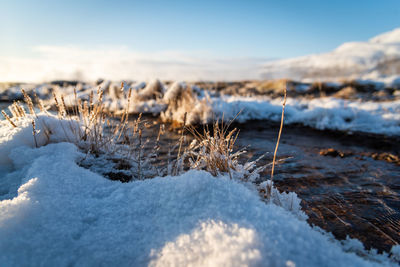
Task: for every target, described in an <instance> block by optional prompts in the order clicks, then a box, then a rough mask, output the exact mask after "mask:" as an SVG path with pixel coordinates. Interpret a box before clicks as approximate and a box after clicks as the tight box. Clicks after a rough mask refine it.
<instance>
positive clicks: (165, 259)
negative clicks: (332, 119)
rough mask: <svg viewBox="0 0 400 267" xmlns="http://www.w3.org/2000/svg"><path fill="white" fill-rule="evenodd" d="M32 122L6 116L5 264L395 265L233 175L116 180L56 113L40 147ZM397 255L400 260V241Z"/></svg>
mask: <svg viewBox="0 0 400 267" xmlns="http://www.w3.org/2000/svg"><path fill="white" fill-rule="evenodd" d="M39 118H40V116H39ZM31 119H32V117H27V118H21V119H20V121H19V122H18V126H19V127H18V128H12V127H11V126H10V124H9V123H8V122H6V121H0V154H1V156H2V160H1V162H0V181H1V183H0V199H1V201H0V262H1V265H2V266H26V265H29V266H55V265H57V266H115V265H118V266H145V265H150V266H188V265H191V266H221V265H223V266H390V265H393V266H394V265H395V264H396V263H395V261H394V260H391V259H389V258H388V256H387V255H377V254H376V253H374V252H372V253H368V252H366V251H364V250H363V249H362V248H361V243H360V242H358V241H356V240H347V241H346V242H344V243H340V242H338V241H336V240H334V239H333V238H332V236H331V235H329V234H327V233H324V232H323V231H322V230H320V229H317V228H312V227H311V226H309V225H308V224H307V222H306V221H305V220H304V219H302V216H296V212H293V210H292V211H291V210H288V209H284V208H282V207H279V206H276V205H274V204H272V203H271V204H266V203H265V202H264V201H262V200H261V199H260V197H259V196H258V192H257V190H256V188H255V187H254V185H252V184H249V183H244V182H240V181H236V180H231V179H229V176H224V175H222V176H219V177H213V176H212V175H211V174H209V173H207V172H204V171H195V170H192V171H188V172H186V173H184V174H182V175H179V176H174V177H173V176H167V177H156V178H154V179H148V180H142V181H134V182H130V183H120V182H116V181H111V180H108V179H106V178H104V177H102V176H101V175H99V174H96V173H94V172H92V171H90V170H88V169H85V168H83V167H80V166H79V165H78V164H77V162H79V160H81V159H82V158H83V157H84V155H83V154H82V152H80V151H79V150H78V149H77V147H76V146H75V145H73V144H72V143H69V142H65V141H67V140H68V139H69V137H68V138H66V137H65V136H63V135H62V132H61V131H60V129H59V128H60V127H59V123H60V121H56V119H55V117H54V118H53V117H52V116H50V117H49V119H47V121H46V127H48V129H49V133H50V135H51V136H50V138H49V139H47V143H48V144H47V145H45V144H46V143H42V142H41V143H40V144H39V146H40V145H42V146H41V147H39V148H35V146H36V145H35V143H34V139H33V136H32V135H29V133H31V131H32V128H31V125H30V122H31ZM24 120H25V121H24ZM53 120H54V121H53ZM37 125H38V127H40V124H39V123H37ZM57 129H58V130H57ZM38 130H41V129H40V128H39V129H38ZM292 197H293V196H292ZM283 206H284V205H283ZM297 213H298V211H297ZM356 252H357V253H356ZM392 252H393V253H394V256H393V257H398V256H400V251H399V247H398V246H397V247H394V248H393V250H392ZM359 255H363V256H359Z"/></svg>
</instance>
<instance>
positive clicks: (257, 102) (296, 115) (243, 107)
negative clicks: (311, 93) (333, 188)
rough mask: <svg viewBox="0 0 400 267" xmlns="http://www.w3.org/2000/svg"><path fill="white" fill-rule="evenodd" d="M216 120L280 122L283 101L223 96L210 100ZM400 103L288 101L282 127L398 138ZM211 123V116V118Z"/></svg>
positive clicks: (325, 99)
mask: <svg viewBox="0 0 400 267" xmlns="http://www.w3.org/2000/svg"><path fill="white" fill-rule="evenodd" d="M211 105H212V110H213V112H214V113H215V117H217V118H218V117H219V118H221V117H222V116H224V118H225V119H226V120H229V119H232V118H234V117H235V116H236V115H237V114H238V113H239V112H240V114H239V115H238V117H237V119H236V120H237V121H239V122H246V121H248V120H262V119H268V120H272V121H280V119H281V112H282V100H281V99H271V98H269V97H240V96H223V97H221V98H212V104H211ZM399 112H400V101H399V100H396V101H391V102H372V101H365V102H361V101H350V100H343V99H337V98H333V97H325V98H318V99H311V100H309V99H295V98H288V99H287V103H286V109H285V124H296V123H299V124H303V125H305V126H310V127H313V128H316V129H320V130H325V129H328V130H341V131H347V132H357V131H358V132H366V133H374V134H384V135H389V136H399V135H400V115H399V114H400V113H399ZM210 119H211V116H210Z"/></svg>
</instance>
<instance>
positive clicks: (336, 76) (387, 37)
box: [261, 28, 400, 86]
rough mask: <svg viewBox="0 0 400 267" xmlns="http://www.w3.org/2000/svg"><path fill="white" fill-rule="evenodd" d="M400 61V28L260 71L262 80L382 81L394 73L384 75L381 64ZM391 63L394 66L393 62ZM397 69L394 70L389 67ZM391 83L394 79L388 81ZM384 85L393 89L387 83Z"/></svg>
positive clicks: (277, 63)
mask: <svg viewBox="0 0 400 267" xmlns="http://www.w3.org/2000/svg"><path fill="white" fill-rule="evenodd" d="M398 60H400V28H397V29H394V30H393V31H390V32H387V33H383V34H381V35H378V36H376V37H374V38H372V39H370V40H369V41H366V42H348V43H344V44H342V45H340V46H339V47H338V48H336V49H335V50H333V51H331V52H328V53H323V54H315V55H308V56H302V57H297V58H291V59H282V60H277V61H271V62H268V63H266V64H264V67H263V69H262V70H261V75H262V77H263V78H269V79H270V78H275V79H276V78H289V79H295V80H307V81H328V80H333V81H338V80H342V79H370V78H371V75H373V76H374V77H375V79H381V80H382V81H385V78H386V77H388V76H397V77H399V76H400V74H399V73H396V72H393V70H392V72H391V73H386V72H384V71H383V70H382V69H381V65H386V66H387V65H390V64H396V62H397V61H398ZM393 62H394V63H393ZM392 69H394V70H395V69H396V67H394V68H392ZM373 73H374V74H373ZM391 80H394V78H391ZM386 85H388V86H393V85H394V84H391V83H390V81H387V83H386Z"/></svg>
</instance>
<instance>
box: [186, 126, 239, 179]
mask: <svg viewBox="0 0 400 267" xmlns="http://www.w3.org/2000/svg"><path fill="white" fill-rule="evenodd" d="M228 128H229V124H227V125H224V124H223V122H222V123H221V125H220V124H219V122H218V121H217V122H215V123H214V124H213V129H212V132H211V131H210V130H209V129H208V127H206V128H204V130H203V133H200V132H198V131H197V130H196V129H195V128H194V127H189V128H188V129H189V131H190V132H191V133H192V135H193V136H194V138H195V142H194V143H192V145H191V147H190V151H189V156H190V158H191V166H193V168H195V169H199V168H205V169H206V170H207V171H208V172H210V173H211V174H212V175H214V176H217V175H218V174H220V173H229V176H230V177H231V178H232V174H231V170H236V166H237V164H238V157H239V155H240V154H241V152H242V151H238V152H236V153H233V148H234V145H235V142H236V139H237V137H238V135H239V131H238V130H237V129H236V128H235V129H233V130H231V131H228Z"/></svg>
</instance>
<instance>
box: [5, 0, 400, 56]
mask: <svg viewBox="0 0 400 267" xmlns="http://www.w3.org/2000/svg"><path fill="white" fill-rule="evenodd" d="M0 3H1V4H0V6H1V10H2V12H1V14H2V16H1V17H0V32H1V37H0V38H1V39H0V40H1V42H0V48H1V53H2V54H4V53H7V54H10V53H11V54H17V53H18V54H20V53H26V52H27V48H28V47H32V46H37V45H66V44H69V45H79V46H85V47H92V46H104V45H106V46H107V45H113V46H115V45H124V46H128V47H130V48H132V49H135V50H138V51H146V52H151V51H161V50H174V51H208V52H210V53H215V54H218V55H222V56H228V57H229V56H245V57H266V58H284V57H293V56H300V55H305V54H310V53H319V52H326V51H329V50H332V49H333V48H335V47H337V46H338V45H340V44H341V43H343V42H346V41H353V40H366V39H368V38H370V37H373V36H374V35H377V34H379V33H382V32H384V31H388V30H391V29H393V28H396V27H399V26H400V2H399V1H398V0H383V1H377V0H374V1H371V0H363V1H340V0H339V1H306V0H304V1H287V0H282V1H267V0H266V1H208V0H203V1H75V0H71V1H54V0H53V1H33V0H13V1H6V0H4V1H1V2H0Z"/></svg>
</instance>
